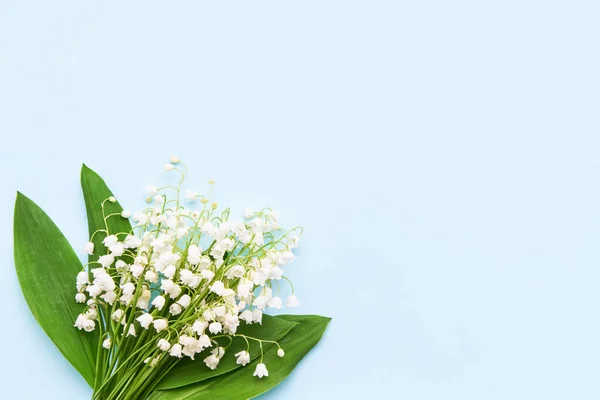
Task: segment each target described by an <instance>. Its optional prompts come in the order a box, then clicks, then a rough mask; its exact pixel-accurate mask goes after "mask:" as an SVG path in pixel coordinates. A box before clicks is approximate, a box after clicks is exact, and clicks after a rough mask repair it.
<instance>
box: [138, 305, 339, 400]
mask: <svg viewBox="0 0 600 400" xmlns="http://www.w3.org/2000/svg"><path fill="white" fill-rule="evenodd" d="M277 318H282V319H284V320H287V321H293V322H298V325H296V326H295V327H294V328H293V329H292V330H291V331H290V333H288V334H287V335H286V336H285V337H284V338H283V339H281V340H280V341H279V344H280V345H281V347H282V348H283V349H284V350H285V352H286V354H285V357H283V358H279V357H278V356H277V348H276V347H274V348H272V349H271V350H269V351H267V352H266V353H265V356H264V363H265V364H266V365H267V368H268V369H269V376H268V377H264V378H262V379H259V378H256V377H254V376H252V374H253V372H254V369H255V368H256V365H257V364H258V363H259V362H260V359H257V360H254V361H253V362H252V363H250V364H248V365H247V366H246V367H244V368H240V369H236V370H235V371H233V372H230V373H228V374H226V375H221V376H218V377H216V378H212V379H209V380H206V381H203V382H200V383H195V384H193V385H188V386H184V387H181V388H177V389H172V390H163V391H157V392H154V394H153V395H151V396H150V398H149V399H150V400H194V399H210V400H247V399H251V398H253V397H256V396H258V395H260V394H262V393H264V392H267V391H269V390H271V389H272V388H274V387H275V386H277V385H278V384H279V383H280V382H281V381H283V380H284V379H285V378H286V377H287V376H288V375H289V374H290V373H291V372H292V370H293V369H294V368H295V367H296V365H298V363H299V362H300V361H301V360H302V358H303V357H304V356H305V355H306V354H307V353H308V352H309V351H310V350H311V349H312V348H313V347H314V346H315V345H316V344H317V343H318V342H319V340H320V339H321V336H322V335H323V333H324V332H325V328H326V327H327V324H328V323H329V321H330V320H331V319H330V318H326V317H321V316H318V315H282V316H279V317H277Z"/></svg>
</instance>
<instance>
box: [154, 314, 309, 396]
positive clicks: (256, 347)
mask: <svg viewBox="0 0 600 400" xmlns="http://www.w3.org/2000/svg"><path fill="white" fill-rule="evenodd" d="M296 325H297V323H296V322H293V321H287V320H285V319H281V318H275V317H271V316H269V315H263V320H262V325H260V324H251V325H248V324H245V323H242V324H240V326H239V328H238V331H237V333H238V334H241V335H246V336H248V337H254V338H260V339H262V340H273V341H278V340H280V339H281V338H282V337H284V336H285V335H286V334H287V333H288V332H289V331H290V330H291V329H292V328H293V327H294V326H296ZM221 342H222V345H223V347H225V346H226V345H228V344H229V341H228V340H227V339H226V338H221ZM249 344H250V350H249V352H250V355H251V358H252V359H255V358H257V357H259V356H260V344H259V343H258V342H257V341H255V340H250V339H249ZM274 345H275V344H274V343H265V344H264V345H263V348H264V351H266V350H268V349H270V348H271V347H272V346H274ZM247 348H248V345H247V344H246V341H245V340H244V339H243V338H241V337H236V338H234V339H233V342H232V343H231V345H230V346H229V347H228V348H227V354H226V355H225V357H223V359H222V360H221V362H220V363H219V367H218V368H217V369H214V370H212V369H210V368H208V367H207V366H206V364H204V361H203V360H204V358H205V357H207V356H208V354H209V353H210V349H208V350H205V352H203V353H201V354H198V355H197V356H196V358H195V360H191V359H189V358H186V359H184V360H182V361H180V362H179V363H177V365H176V366H175V367H174V368H173V369H172V370H171V371H169V374H168V375H167V376H165V378H163V380H162V381H161V382H160V384H159V385H158V388H159V389H172V388H177V387H181V386H185V385H189V384H191V383H195V382H201V381H204V380H206V379H209V378H213V377H215V376H218V375H223V374H225V373H227V372H230V371H233V370H234V369H237V368H240V367H241V365H239V364H236V358H235V356H234V354H236V353H238V352H240V351H242V350H246V349H247Z"/></svg>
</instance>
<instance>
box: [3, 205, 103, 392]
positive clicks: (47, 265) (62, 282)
mask: <svg viewBox="0 0 600 400" xmlns="http://www.w3.org/2000/svg"><path fill="white" fill-rule="evenodd" d="M14 218H15V219H14V257H15V267H16V270H17V276H18V278H19V284H20V285H21V290H22V291H23V295H24V296H25V300H26V301H27V304H28V305H29V308H30V309H31V312H32V313H33V316H34V317H35V319H36V320H37V321H38V323H39V324H40V326H41V327H42V329H43V330H44V331H45V332H46V334H47V335H48V336H49V337H50V339H51V340H52V341H53V342H54V344H56V347H58V349H59V350H60V352H61V353H62V354H63V355H64V356H65V357H66V359H67V360H68V361H69V362H70V363H71V364H72V365H73V366H74V367H75V368H76V369H77V370H78V371H79V372H80V373H81V375H82V376H83V377H84V378H85V380H86V381H87V382H88V383H89V384H90V386H91V385H93V382H94V365H95V354H96V347H95V346H96V344H97V342H98V335H97V333H95V332H92V333H87V332H83V331H79V330H77V329H76V328H75V327H74V326H73V324H74V323H75V320H76V319H77V316H78V315H79V314H80V313H81V312H82V311H83V308H84V306H83V305H81V304H77V303H76V302H75V294H76V290H75V282H76V276H77V273H78V272H80V271H81V269H82V265H81V262H80V261H79V258H78V257H77V255H76V254H75V252H74V251H73V249H72V248H71V246H70V245H69V243H68V242H67V239H65V237H64V235H63V234H62V233H61V231H60V230H59V229H58V227H57V226H56V225H55V224H54V222H52V220H51V219H50V218H49V217H48V215H46V213H45V212H44V211H43V210H42V209H41V208H40V207H38V206H37V205H36V204H35V203H34V202H33V201H31V200H30V199H29V198H27V197H26V196H24V195H23V194H21V193H18V194H17V200H16V203H15V217H14Z"/></svg>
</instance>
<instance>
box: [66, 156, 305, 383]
mask: <svg viewBox="0 0 600 400" xmlns="http://www.w3.org/2000/svg"><path fill="white" fill-rule="evenodd" d="M165 170H167V171H173V172H174V173H179V174H181V180H180V181H179V185H178V186H166V187H163V188H157V187H155V186H149V187H147V193H148V203H149V207H148V208H146V209H145V210H142V211H140V212H135V213H131V212H129V211H122V212H120V213H113V214H108V215H106V213H104V209H105V204H106V202H111V203H114V202H116V199H115V198H114V197H110V198H108V199H106V200H105V202H104V203H102V209H103V213H104V221H105V226H106V228H105V229H102V230H99V231H97V232H95V233H94V234H93V235H92V238H91V239H90V242H89V243H87V244H86V245H85V246H84V251H85V252H86V253H87V254H90V255H94V254H96V255H98V256H99V257H98V258H97V261H92V262H90V263H88V264H87V265H86V267H85V268H84V270H83V271H81V272H80V273H79V274H78V275H77V283H76V287H77V294H76V296H75V300H76V301H77V302H79V303H86V305H87V306H86V308H85V311H84V312H83V313H82V314H80V315H79V316H78V317H77V321H76V322H75V326H76V327H77V328H79V329H80V330H84V331H87V332H91V331H94V330H99V332H100V334H101V342H102V347H103V348H104V349H105V350H106V351H108V352H111V354H112V355H111V356H109V357H106V358H105V359H106V360H107V361H106V362H107V363H108V364H111V363H114V362H116V361H115V360H117V359H119V357H118V356H117V354H118V352H119V351H125V350H128V351H129V353H131V354H134V353H133V351H132V349H135V351H136V352H137V353H135V354H136V357H139V358H140V360H143V361H144V363H146V364H147V365H149V366H150V367H156V366H157V365H160V364H161V363H165V365H167V364H168V365H172V364H173V362H176V361H177V360H178V359H180V358H182V357H184V356H185V357H189V358H191V359H194V357H195V356H196V355H197V354H199V353H201V352H202V351H203V350H205V349H209V348H210V349H211V351H210V354H209V355H208V356H207V357H206V358H204V359H203V361H204V363H205V364H206V365H207V366H208V367H209V368H211V369H215V368H217V366H218V365H219V362H220V360H221V359H222V358H223V357H224V356H225V355H226V349H225V348H223V347H220V345H219V343H218V342H217V341H216V339H217V338H219V337H223V336H228V337H231V338H232V337H235V336H236V332H237V330H238V327H239V326H240V324H241V323H246V324H254V323H258V324H260V323H261V321H262V316H263V312H264V311H265V310H266V309H268V308H273V309H281V308H282V307H283V306H284V303H285V305H286V306H288V307H295V306H297V305H298V300H297V298H296V297H295V296H294V295H293V286H292V287H291V292H292V295H291V296H289V297H287V299H285V301H284V300H283V299H282V298H280V297H278V295H277V293H278V290H279V287H280V282H281V281H284V280H285V281H287V282H289V280H287V278H286V277H284V269H283V268H284V267H285V266H286V264H288V263H291V262H292V261H294V259H295V256H294V254H293V252H292V250H293V249H295V248H296V247H297V246H298V241H299V234H300V233H301V229H300V228H295V229H292V230H290V231H285V230H283V229H281V228H280V226H279V217H278V215H277V213H276V212H274V211H272V210H271V209H263V210H260V211H257V212H253V211H252V210H249V209H248V210H245V211H244V213H243V218H240V219H239V220H230V218H229V217H230V210H229V209H226V210H224V211H223V212H221V213H218V212H217V209H218V207H217V204H216V203H214V202H212V201H210V200H209V199H208V198H207V197H205V196H203V195H200V194H198V193H196V192H193V191H187V192H185V195H184V199H183V200H181V199H180V197H181V196H180V194H181V186H182V183H183V181H184V177H185V174H186V168H185V165H184V164H183V163H182V162H181V161H180V160H178V159H176V158H172V159H171V162H170V163H168V164H166V165H165ZM209 184H210V186H211V188H212V186H213V185H214V182H213V181H209ZM170 193H173V194H174V196H172V197H170V196H169V194H170ZM183 203H187V204H186V206H184V204H183ZM110 218H127V219H130V221H131V222H132V226H133V228H132V229H131V231H129V232H110V231H109V224H108V223H107V221H109V219H110ZM96 235H101V238H103V240H102V248H101V249H98V248H94V247H95V246H94V243H93V240H94V238H95V237H96ZM97 243H98V242H97ZM96 247H98V246H96ZM290 285H291V283H290ZM244 339H253V340H259V341H260V339H259V338H250V337H247V336H244ZM135 340H138V341H139V342H138V344H135V343H134V344H132V341H135ZM277 346H279V345H278V344H277ZM261 348H262V346H261ZM247 350H248V351H249V348H248V349H247ZM248 351H241V352H239V353H236V354H234V355H233V354H232V355H231V356H232V357H235V358H236V362H237V363H238V364H240V365H246V364H248V363H249V362H250V361H251V358H250V354H249V352H248ZM129 353H128V354H129ZM278 355H279V356H280V357H283V356H284V351H283V349H281V348H279V351H278ZM261 356H262V355H261ZM111 368H112V370H114V369H115V366H114V365H113V366H110V365H109V367H108V368H107V370H109V371H110V370H111ZM254 375H255V376H257V377H259V378H261V377H263V376H268V371H267V368H266V366H265V365H264V364H263V363H262V357H261V363H260V364H258V366H257V367H256V370H255V372H254Z"/></svg>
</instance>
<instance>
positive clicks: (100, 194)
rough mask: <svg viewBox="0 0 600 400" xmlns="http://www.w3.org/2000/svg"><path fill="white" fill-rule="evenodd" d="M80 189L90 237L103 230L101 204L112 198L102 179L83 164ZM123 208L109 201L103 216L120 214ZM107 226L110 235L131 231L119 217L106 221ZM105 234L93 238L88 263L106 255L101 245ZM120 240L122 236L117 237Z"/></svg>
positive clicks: (125, 221)
mask: <svg viewBox="0 0 600 400" xmlns="http://www.w3.org/2000/svg"><path fill="white" fill-rule="evenodd" d="M81 189H82V190H83V198H84V200H85V209H86V212H87V218H88V229H89V232H90V236H91V235H93V234H94V232H96V231H98V230H105V229H106V225H105V223H104V215H103V214H102V203H103V202H104V201H105V200H106V199H108V198H109V197H111V196H113V193H112V192H111V191H110V189H109V188H108V186H106V183H105V182H104V179H102V178H101V177H100V175H98V174H97V173H96V172H94V171H93V170H92V169H90V168H88V167H87V166H86V165H85V164H83V165H82V167H81ZM121 211H123V208H122V207H121V205H120V204H119V202H118V201H117V202H115V203H111V202H109V201H106V202H104V214H105V215H110V214H120V213H121ZM106 223H107V225H108V231H109V233H110V234H115V233H122V232H125V233H127V232H129V231H131V224H130V223H129V220H128V219H126V218H123V217H121V216H120V215H113V216H111V217H109V218H108V219H107V220H106ZM106 236H107V235H106V233H104V232H100V233H98V234H96V235H95V236H94V239H93V240H92V242H93V243H94V254H93V255H90V256H89V261H90V262H91V261H96V260H98V258H99V257H100V256H102V255H104V254H106V252H107V249H106V247H104V245H103V244H102V241H103V240H104V238H105V237H106ZM119 238H120V239H121V240H122V239H123V237H122V236H120V237H119Z"/></svg>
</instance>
